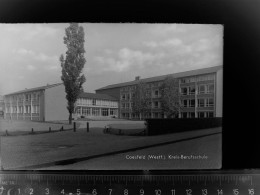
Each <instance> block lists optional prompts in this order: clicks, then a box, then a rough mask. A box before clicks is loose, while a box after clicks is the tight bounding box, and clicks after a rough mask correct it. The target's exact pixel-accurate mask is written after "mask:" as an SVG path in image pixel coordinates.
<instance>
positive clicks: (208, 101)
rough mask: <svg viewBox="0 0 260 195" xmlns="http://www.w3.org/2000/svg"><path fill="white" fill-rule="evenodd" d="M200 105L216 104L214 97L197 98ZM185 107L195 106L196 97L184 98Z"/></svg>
mask: <svg viewBox="0 0 260 195" xmlns="http://www.w3.org/2000/svg"><path fill="white" fill-rule="evenodd" d="M197 103H198V107H212V106H214V99H213V98H201V99H197ZM181 104H182V106H183V107H195V99H187V100H182V101H181Z"/></svg>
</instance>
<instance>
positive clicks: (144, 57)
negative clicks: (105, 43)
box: [94, 48, 164, 72]
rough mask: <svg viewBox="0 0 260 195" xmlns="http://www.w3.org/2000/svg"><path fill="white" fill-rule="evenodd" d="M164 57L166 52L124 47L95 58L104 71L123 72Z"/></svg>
mask: <svg viewBox="0 0 260 195" xmlns="http://www.w3.org/2000/svg"><path fill="white" fill-rule="evenodd" d="M163 57H164V53H156V54H152V53H149V52H143V51H140V50H131V49H128V48H122V49H120V50H119V51H118V52H117V53H114V54H113V55H109V56H103V57H101V56H97V57H95V58H94V60H95V61H96V62H98V63H99V66H100V68H101V69H102V70H103V71H115V72H123V71H127V70H129V69H130V68H133V67H139V68H140V67H144V66H146V65H148V64H150V63H152V62H154V61H156V60H158V59H161V58H163Z"/></svg>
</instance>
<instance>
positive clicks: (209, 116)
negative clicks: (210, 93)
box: [206, 112, 214, 118]
mask: <svg viewBox="0 0 260 195" xmlns="http://www.w3.org/2000/svg"><path fill="white" fill-rule="evenodd" d="M206 117H207V118H212V117H214V113H213V112H206Z"/></svg>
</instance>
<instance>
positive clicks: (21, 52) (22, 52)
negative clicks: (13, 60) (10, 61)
mask: <svg viewBox="0 0 260 195" xmlns="http://www.w3.org/2000/svg"><path fill="white" fill-rule="evenodd" d="M14 53H17V54H20V55H34V52H33V51H32V50H27V49H24V48H20V49H18V50H14Z"/></svg>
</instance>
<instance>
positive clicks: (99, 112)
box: [76, 107, 117, 116]
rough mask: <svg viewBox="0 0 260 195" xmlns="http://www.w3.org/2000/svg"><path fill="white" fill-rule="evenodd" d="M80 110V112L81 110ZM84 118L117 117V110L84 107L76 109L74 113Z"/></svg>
mask: <svg viewBox="0 0 260 195" xmlns="http://www.w3.org/2000/svg"><path fill="white" fill-rule="evenodd" d="M81 109H82V110H81ZM81 112H82V115H85V116H109V115H113V116H114V115H117V109H108V108H101V109H100V108H86V107H82V108H81V107H78V108H77V109H76V113H77V114H78V115H81Z"/></svg>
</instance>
